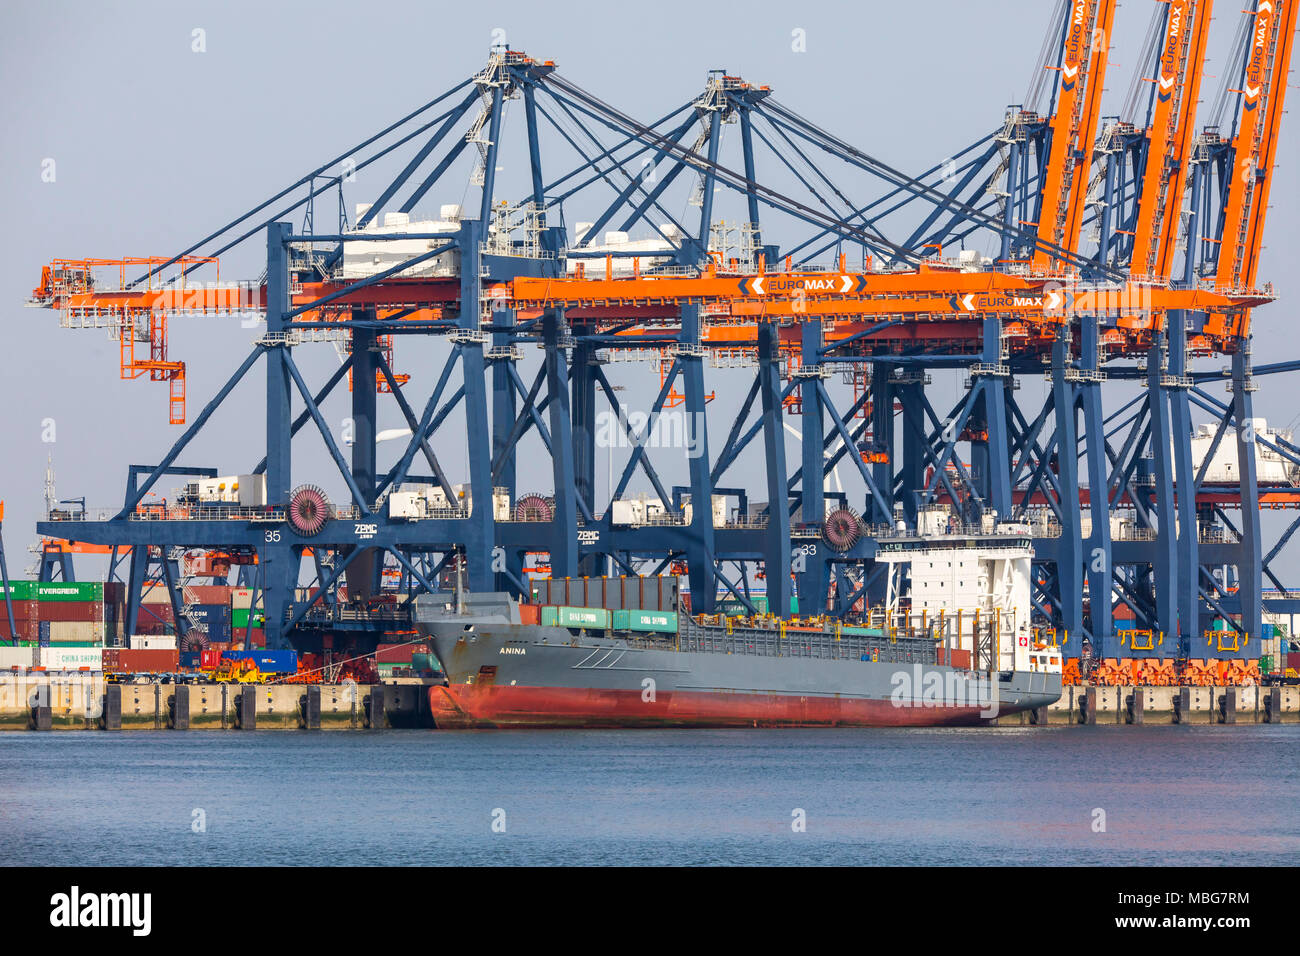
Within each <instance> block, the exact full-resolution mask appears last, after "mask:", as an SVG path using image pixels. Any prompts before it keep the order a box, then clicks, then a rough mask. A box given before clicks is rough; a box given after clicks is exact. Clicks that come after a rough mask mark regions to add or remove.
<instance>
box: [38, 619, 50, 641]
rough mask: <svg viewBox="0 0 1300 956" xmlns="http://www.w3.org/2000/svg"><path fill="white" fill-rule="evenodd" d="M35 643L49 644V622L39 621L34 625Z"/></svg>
mask: <svg viewBox="0 0 1300 956" xmlns="http://www.w3.org/2000/svg"><path fill="white" fill-rule="evenodd" d="M36 628H37V630H36V638H37V640H36V643H37V644H38V645H40V646H41V647H49V646H50V622H49V621H40V622H39V623H37V625H36Z"/></svg>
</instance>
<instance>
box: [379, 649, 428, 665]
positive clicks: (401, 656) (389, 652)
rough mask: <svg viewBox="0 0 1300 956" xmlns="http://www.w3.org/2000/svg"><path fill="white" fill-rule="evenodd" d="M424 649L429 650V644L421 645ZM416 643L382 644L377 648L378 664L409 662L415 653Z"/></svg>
mask: <svg viewBox="0 0 1300 956" xmlns="http://www.w3.org/2000/svg"><path fill="white" fill-rule="evenodd" d="M421 647H422V649H423V650H426V651H427V650H428V646H427V645H421ZM415 648H416V645H414V644H380V645H379V646H378V647H376V648H375V663H376V664H409V663H411V657H412V656H413V655H414V654H415Z"/></svg>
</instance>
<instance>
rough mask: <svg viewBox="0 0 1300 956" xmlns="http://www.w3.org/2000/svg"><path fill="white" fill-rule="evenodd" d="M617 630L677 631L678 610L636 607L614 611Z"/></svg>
mask: <svg viewBox="0 0 1300 956" xmlns="http://www.w3.org/2000/svg"><path fill="white" fill-rule="evenodd" d="M614 630H616V631H654V632H656V633H661V634H676V633H677V612H676V611H639V610H635V609H628V610H618V611H615V612H614Z"/></svg>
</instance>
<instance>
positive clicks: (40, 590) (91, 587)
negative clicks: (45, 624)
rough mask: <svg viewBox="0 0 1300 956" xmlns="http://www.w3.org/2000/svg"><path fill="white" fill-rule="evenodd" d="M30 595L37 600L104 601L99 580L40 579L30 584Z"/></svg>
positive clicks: (98, 602) (102, 585)
mask: <svg viewBox="0 0 1300 956" xmlns="http://www.w3.org/2000/svg"><path fill="white" fill-rule="evenodd" d="M32 596H33V597H35V598H36V600H38V601H42V602H45V601H49V602H54V603H57V602H59V601H80V602H88V601H93V602H95V603H97V604H101V605H102V604H103V603H104V584H103V582H99V581H66V582H65V581H40V582H34V583H33V585H32Z"/></svg>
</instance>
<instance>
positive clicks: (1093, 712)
mask: <svg viewBox="0 0 1300 956" xmlns="http://www.w3.org/2000/svg"><path fill="white" fill-rule="evenodd" d="M1096 722H1097V688H1095V687H1089V688H1086V689H1085V690H1084V693H1083V699H1082V700H1080V701H1079V723H1081V724H1095V723H1096Z"/></svg>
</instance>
